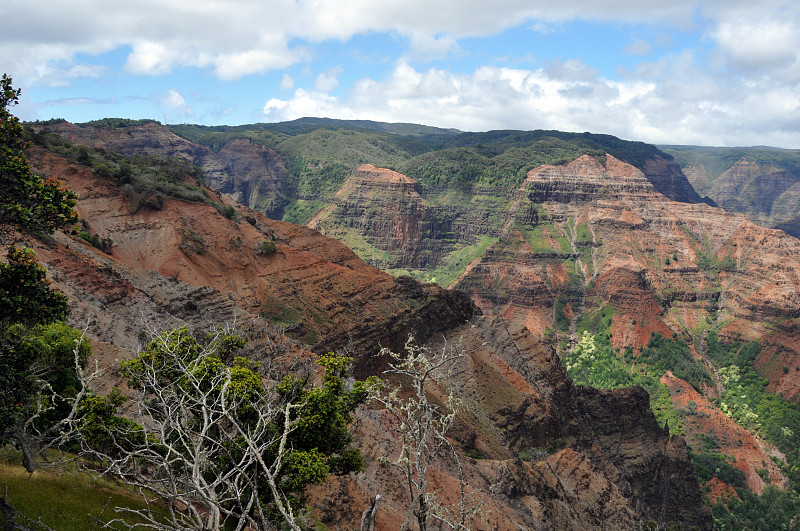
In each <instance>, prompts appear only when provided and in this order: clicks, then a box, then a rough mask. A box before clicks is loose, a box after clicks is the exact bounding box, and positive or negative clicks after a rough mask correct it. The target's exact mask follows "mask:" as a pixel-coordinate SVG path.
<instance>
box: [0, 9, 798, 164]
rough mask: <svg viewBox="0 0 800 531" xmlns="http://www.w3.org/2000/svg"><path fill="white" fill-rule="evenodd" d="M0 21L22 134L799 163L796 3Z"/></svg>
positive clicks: (77, 13)
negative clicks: (544, 132) (476, 137)
mask: <svg viewBox="0 0 800 531" xmlns="http://www.w3.org/2000/svg"><path fill="white" fill-rule="evenodd" d="M0 18H1V19H2V20H4V21H5V23H4V25H3V26H4V27H3V31H2V32H0V69H1V70H2V71H3V72H5V73H7V74H8V75H9V76H11V77H12V78H13V80H14V86H15V87H18V88H21V89H22V97H21V98H20V104H19V105H18V106H17V107H15V108H14V109H13V110H12V112H14V114H16V115H17V116H19V117H20V118H21V119H23V120H37V119H38V120H46V119H50V118H65V119H67V120H69V121H71V122H85V121H89V120H95V119H99V118H104V117H120V118H133V119H138V118H151V119H155V120H158V121H160V122H162V123H164V122H166V123H196V124H204V125H238V124H247V123H255V122H280V121H285V120H292V119H296V118H301V117H304V116H321V117H329V118H343V119H369V120H377V121H383V122H410V123H420V124H425V125H433V126H438V127H448V128H457V129H461V130H464V131H487V130H492V129H524V130H530V129H557V130H562V131H575V132H584V131H589V132H592V133H604V134H611V135H615V136H618V137H621V138H624V139H627V140H640V141H644V142H649V143H656V144H692V145H712V146H754V145H768V146H776V147H784V148H800V2H798V1H797V0H759V2H754V1H753V0H744V1H742V0H708V1H696V0H561V1H557V0H546V1H545V0H492V1H489V0H480V1H476V0H126V1H121V0H5V1H4V2H2V3H0Z"/></svg>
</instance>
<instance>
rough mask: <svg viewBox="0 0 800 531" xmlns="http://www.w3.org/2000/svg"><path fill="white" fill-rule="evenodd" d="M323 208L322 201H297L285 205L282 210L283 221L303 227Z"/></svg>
mask: <svg viewBox="0 0 800 531" xmlns="http://www.w3.org/2000/svg"><path fill="white" fill-rule="evenodd" d="M324 206H325V203H324V202H323V201H315V200H306V199H298V200H297V201H294V202H292V203H289V204H288V205H286V207H285V208H284V210H283V221H288V222H289V223H295V224H297V225H305V224H306V223H308V222H309V221H310V220H311V218H312V217H314V214H316V213H317V212H319V211H320V210H321V209H322V207H324Z"/></svg>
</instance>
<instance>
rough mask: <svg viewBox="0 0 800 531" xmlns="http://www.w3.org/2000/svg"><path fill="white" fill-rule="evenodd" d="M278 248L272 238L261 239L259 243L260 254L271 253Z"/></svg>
mask: <svg viewBox="0 0 800 531" xmlns="http://www.w3.org/2000/svg"><path fill="white" fill-rule="evenodd" d="M277 250H278V248H277V247H275V242H273V241H272V240H261V243H259V244H258V254H260V255H270V254H273V253H274V252H276V251H277Z"/></svg>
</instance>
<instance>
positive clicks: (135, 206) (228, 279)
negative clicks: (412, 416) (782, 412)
mask: <svg viewBox="0 0 800 531" xmlns="http://www.w3.org/2000/svg"><path fill="white" fill-rule="evenodd" d="M63 147H64V146H62V148H63ZM61 151H64V150H63V149H61ZM78 153H80V151H78ZM77 156H80V155H77ZM89 156H90V157H92V158H91V159H90V160H89V161H85V162H88V164H87V163H84V164H76V163H74V162H71V161H70V160H69V159H67V158H65V157H64V156H63V155H61V154H58V153H55V152H53V151H50V150H47V149H44V148H42V147H33V148H31V150H30V151H29V157H30V159H31V162H32V165H33V167H34V169H35V171H37V172H39V173H40V174H43V175H58V176H60V177H61V178H63V179H64V180H65V182H66V184H67V186H69V187H70V188H72V189H73V190H75V191H76V192H78V194H79V197H80V199H79V203H78V212H79V213H80V215H81V218H82V219H83V220H84V225H83V228H84V232H85V233H86V234H88V235H89V237H86V236H85V235H84V237H83V238H82V237H81V236H80V235H74V236H68V235H63V234H57V235H55V236H54V239H53V240H52V241H51V242H49V243H42V242H36V241H33V240H32V241H31V242H30V243H31V244H33V245H34V246H35V248H36V250H37V253H38V254H39V257H40V260H41V261H42V262H43V263H45V264H46V265H47V266H48V268H49V271H50V276H51V278H52V280H53V283H54V285H55V286H56V287H58V288H59V289H61V290H62V291H63V292H64V293H66V294H67V295H69V296H70V299H71V301H72V314H71V323H72V324H73V325H74V326H77V327H80V328H83V327H87V332H88V334H89V336H90V337H91V339H92V343H93V346H94V351H95V356H96V358H97V359H98V361H99V362H100V363H101V364H102V365H104V366H108V367H109V368H111V369H112V370H111V371H110V372H109V374H111V375H113V374H114V372H115V371H113V365H114V364H115V363H116V362H117V361H118V360H120V359H126V358H129V357H130V356H131V355H132V354H133V353H134V351H135V350H136V349H137V348H138V345H140V343H141V341H142V340H144V339H145V338H146V337H147V332H146V330H148V329H149V328H158V329H163V328H164V327H172V326H177V325H182V324H188V325H190V326H192V327H193V328H197V329H199V330H203V329H206V328H208V327H209V326H213V325H215V324H217V323H220V322H236V323H242V324H244V325H246V326H248V327H251V329H252V327H253V326H255V327H259V329H260V330H261V331H260V334H261V337H262V339H265V340H267V341H268V342H270V341H271V342H272V343H271V344H278V345H281V344H283V345H289V344H291V345H293V346H292V347H291V348H293V349H295V350H296V351H297V352H300V351H301V350H302V349H303V348H311V349H313V350H315V351H324V350H327V349H330V348H338V347H346V348H347V349H349V351H350V352H352V353H353V354H354V355H355V358H356V373H357V375H358V376H361V377H363V376H365V375H369V374H375V373H379V371H380V370H381V368H382V367H384V366H385V365H384V363H385V360H382V359H381V358H378V357H375V356H374V354H375V352H376V350H377V347H378V345H385V346H389V347H391V348H394V349H399V348H400V346H401V345H402V342H404V341H405V339H406V337H407V336H408V334H409V333H413V334H414V335H415V336H416V337H417V338H418V340H420V341H422V340H425V338H426V337H428V336H434V337H433V338H432V340H433V341H434V343H432V344H431V346H432V347H433V348H437V343H436V342H441V341H446V342H448V344H459V345H461V348H462V350H463V352H465V353H466V354H467V356H466V357H464V358H462V361H461V363H462V366H460V367H459V371H458V374H459V376H458V379H454V380H449V381H446V382H442V384H441V385H442V388H441V392H446V391H447V390H448V389H449V390H452V391H453V392H455V393H456V394H457V396H458V397H459V398H460V399H461V401H462V402H463V403H464V404H469V405H470V406H469V409H465V410H463V412H462V413H461V415H460V416H459V421H458V423H457V429H456V430H455V431H454V432H453V435H452V441H453V444H454V445H455V447H456V448H457V449H458V451H459V452H460V453H461V454H462V457H461V462H462V463H463V471H464V474H465V475H466V477H467V478H469V482H468V484H469V485H470V489H471V492H472V495H471V496H473V498H474V499H475V500H476V502H479V503H483V504H486V509H487V510H486V511H484V512H483V513H484V514H485V515H486V516H485V521H483V523H481V524H480V526H479V527H481V528H486V529H490V528H491V529H516V528H518V527H519V526H520V525H521V526H523V527H525V528H529V529H553V528H556V529H579V528H585V527H590V528H591V527H598V526H602V525H606V524H607V522H613V523H614V525H615V526H619V527H623V528H625V527H632V526H634V525H636V524H637V523H643V522H644V523H646V522H647V521H651V522H675V523H677V524H678V525H682V526H697V527H699V528H702V529H708V528H710V513H709V512H708V510H707V508H705V507H704V506H703V505H702V502H701V501H700V493H699V487H698V484H697V480H696V477H695V474H694V471H693V468H692V466H691V461H690V460H689V454H688V451H687V448H686V446H685V443H684V442H683V439H682V438H680V437H675V436H671V435H670V434H669V432H668V431H667V430H665V429H663V428H661V427H660V426H659V425H658V424H657V423H656V420H655V418H654V417H653V415H652V413H651V412H650V410H649V407H648V401H647V395H646V394H645V393H644V391H642V390H641V389H640V388H632V389H625V390H609V391H597V390H594V389H590V388H582V387H576V386H574V385H573V384H572V382H571V380H570V378H569V376H568V375H567V373H566V371H565V368H564V366H563V364H562V363H561V362H560V361H559V359H558V357H556V356H555V355H554V353H553V351H552V349H550V348H549V347H548V346H546V345H544V344H542V343H541V342H540V341H538V340H537V339H536V338H535V337H534V336H533V335H532V334H531V333H530V332H529V331H528V330H526V329H525V328H524V327H522V326H520V325H517V324H514V323H512V322H508V321H505V320H503V319H502V318H496V317H494V318H493V317H486V318H480V317H473V316H474V315H475V314H477V313H479V312H477V310H476V309H475V307H474V306H473V305H472V304H471V302H470V301H469V300H468V299H467V298H466V297H465V296H464V295H463V294H462V293H460V292H453V291H445V290H443V289H442V288H440V287H438V286H436V285H431V284H421V283H419V282H417V281H414V280H412V279H409V278H407V277H406V278H394V277H391V276H389V275H387V274H385V273H383V272H380V271H378V270H376V269H373V268H372V267H370V266H368V265H366V264H364V263H363V262H361V261H360V260H359V259H358V258H357V257H356V256H355V255H354V254H353V253H352V252H351V251H350V250H348V249H347V248H346V247H344V246H343V245H342V244H340V243H338V242H336V241H335V240H332V239H328V238H325V237H323V236H321V235H320V234H319V233H317V232H315V231H313V230H310V229H306V228H303V227H298V226H295V225H290V224H287V223H284V222H280V221H274V220H270V219H268V218H266V217H264V216H262V215H261V214H259V213H256V212H254V211H251V210H249V209H247V208H245V207H242V206H239V205H236V204H233V203H229V202H228V200H226V199H225V198H223V197H221V196H219V195H217V194H216V193H215V192H213V191H211V190H208V189H206V188H204V187H203V186H202V185H197V184H196V180H195V179H196V176H195V175H194V173H193V172H192V171H187V172H186V173H183V174H181V173H179V172H177V170H175V169H174V168H173V167H171V166H170V168H172V169H171V170H170V173H169V175H152V177H153V180H151V181H146V179H145V177H146V176H147V175H148V174H147V173H146V172H140V171H139V170H138V169H136V168H134V169H132V170H131V172H130V174H128V175H127V178H128V179H129V180H127V182H125V180H124V179H123V182H120V179H119V178H118V176H116V175H115V174H113V172H112V174H109V173H108V172H106V171H98V170H97V169H96V166H97V165H98V164H99V162H100V161H99V160H98V158H99V157H102V156H103V155H102V153H100V152H97V153H89ZM104 160H106V161H108V160H107V159H104ZM136 160H137V161H138V162H142V159H136ZM148 160H149V159H148ZM120 162H131V161H130V160H128V159H124V160H123V159H117V160H116V163H120ZM90 164H91V165H92V166H94V167H95V169H94V170H92V168H91V167H90ZM154 164H155V163H153V162H151V163H150V164H148V165H145V168H150V169H152V168H154V167H155V166H154ZM145 182H150V183H151V185H152V186H153V188H152V189H150V190H143V189H142V186H144V184H143V183H145ZM153 183H155V184H153ZM181 183H182V184H183V185H185V186H179V185H180V184H181ZM167 184H170V185H171V186H172V187H171V188H170V187H169V186H167ZM195 186H196V187H197V189H195V188H191V187H195ZM186 187H190V188H191V189H192V190H194V191H196V192H197V193H198V194H200V195H199V196H196V195H192V196H191V198H192V199H194V200H189V199H187V198H184V197H176V196H180V195H181V194H184V193H185V190H186V189H189V188H186ZM169 190H172V192H173V194H172V195H169V194H168V193H167V192H168V191H169ZM200 197H202V198H204V199H200ZM226 207H232V208H233V213H231V211H230V210H228V209H227V208H226ZM91 235H95V236H98V235H99V237H98V238H94V239H93V238H92V237H91ZM98 239H100V240H105V241H107V242H110V243H107V244H105V245H99V246H94V245H91V244H90V243H92V241H94V242H95V243H96V242H97V241H98ZM264 241H269V242H273V244H274V248H271V246H263V245H262V242H264ZM99 247H103V249H101V248H99ZM284 333H285V334H288V337H284V336H283V335H282V334H284ZM292 338H293V339H292ZM295 341H296V342H295ZM287 342H289V343H287ZM112 381H113V380H106V381H105V385H106V386H107V385H110V383H112ZM433 394H434V395H436V394H437V391H436V390H435V389H434V390H433ZM359 418H360V420H359V422H358V423H357V428H356V441H357V444H358V445H359V446H360V447H361V448H362V449H363V451H364V453H365V459H366V465H367V468H366V470H365V472H363V473H360V474H358V475H356V476H353V477H345V478H340V479H333V478H332V479H331V480H330V481H328V482H326V483H325V484H324V485H322V486H321V487H319V489H317V490H316V491H315V492H314V493H313V496H312V498H311V500H312V507H314V508H315V514H316V515H317V517H318V518H319V519H320V520H321V521H322V522H323V523H327V524H329V525H346V526H350V527H352V526H354V525H357V522H358V519H359V518H360V513H361V510H362V509H363V508H364V507H365V506H366V505H367V500H368V499H369V498H370V497H372V496H374V495H375V494H376V493H379V494H381V495H382V496H383V498H384V505H383V508H382V510H381V512H380V513H379V519H378V523H379V524H380V525H381V526H384V527H390V526H397V525H399V523H400V521H401V520H402V518H403V514H404V513H405V511H406V510H407V503H408V502H407V499H406V497H405V491H404V490H403V489H398V488H397V484H398V480H397V478H395V477H393V476H392V474H393V472H391V470H388V471H387V469H386V465H385V464H384V463H383V462H382V461H381V460H380V457H381V456H384V455H387V453H391V452H393V448H396V445H397V439H395V438H393V437H394V435H393V432H392V431H391V430H389V429H387V427H389V426H391V420H390V419H389V418H388V416H387V413H386V412H385V411H383V410H381V409H380V408H377V407H373V408H371V409H365V410H363V411H361V412H360V413H359ZM544 448H547V450H546V451H545V450H543V449H544ZM537 449H538V450H537ZM533 450H537V452H536V453H535V454H531V453H530V452H532V451H533ZM467 452H469V455H470V456H471V457H465V456H464V454H466V453H467ZM530 455H536V456H537V457H536V458H533V459H532V458H530V457H529V456H530ZM431 473H432V478H434V479H433V481H434V485H436V488H437V489H438V490H439V493H440V496H443V497H444V499H446V500H451V501H452V499H453V496H455V495H456V493H457V490H454V487H455V485H457V484H458V480H457V474H456V470H454V468H453V465H452V462H451V461H449V460H448V459H445V458H442V459H440V460H438V461H437V462H436V463H435V466H434V469H433V471H432V472H431ZM490 487H491V492H492V494H490Z"/></svg>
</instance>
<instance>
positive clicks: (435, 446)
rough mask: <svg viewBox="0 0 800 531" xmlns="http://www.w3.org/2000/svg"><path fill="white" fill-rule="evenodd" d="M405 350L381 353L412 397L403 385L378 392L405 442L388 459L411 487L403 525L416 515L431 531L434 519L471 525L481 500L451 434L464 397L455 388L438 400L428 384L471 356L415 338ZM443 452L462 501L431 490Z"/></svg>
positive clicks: (391, 373) (390, 371)
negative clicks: (445, 499)
mask: <svg viewBox="0 0 800 531" xmlns="http://www.w3.org/2000/svg"><path fill="white" fill-rule="evenodd" d="M404 350H405V352H403V353H395V352H392V351H391V350H389V349H386V348H384V349H382V350H381V354H382V355H387V356H389V357H390V358H391V359H392V360H393V361H392V362H390V363H389V369H388V370H386V371H385V374H386V375H387V376H389V377H390V378H392V379H396V380H397V381H399V382H402V383H404V384H405V385H407V386H408V387H410V389H411V393H410V395H409V394H408V393H405V392H403V388H402V387H401V386H400V385H398V386H394V387H392V388H391V389H389V390H386V389H384V390H381V391H377V392H375V393H374V394H373V398H375V399H376V400H377V401H378V402H380V403H381V404H383V406H384V407H385V408H386V409H387V411H389V413H391V414H392V416H393V417H394V418H395V419H396V421H397V423H396V426H395V428H394V429H395V431H396V432H397V433H399V434H400V438H401V442H402V445H401V448H400V454H399V455H398V456H397V457H395V458H386V461H388V462H389V463H391V464H392V465H393V466H395V467H396V468H398V469H399V470H400V471H401V472H402V473H403V475H404V476H405V479H406V482H407V486H408V495H409V501H410V508H409V512H408V515H407V516H406V519H405V521H404V522H403V524H402V526H401V527H400V529H401V531H405V530H406V529H409V527H410V525H411V521H412V520H413V519H414V517H416V520H417V524H418V526H419V529H420V531H426V529H427V528H428V519H429V518H433V519H435V520H438V521H439V522H440V523H442V524H443V525H446V526H447V527H449V528H451V529H469V526H470V524H471V522H472V520H473V519H474V518H475V516H476V515H477V512H478V509H479V508H480V504H478V503H477V501H476V500H475V499H472V498H471V497H470V496H468V494H467V492H466V489H465V487H466V481H465V479H464V470H463V467H462V465H461V460H460V459H459V454H458V451H457V450H456V449H455V447H454V446H453V444H452V443H451V442H450V441H449V440H448V438H447V432H448V431H449V430H450V428H452V426H453V423H454V422H455V419H456V414H457V411H458V409H459V400H458V399H457V397H456V396H455V393H454V392H453V391H452V389H451V390H450V391H448V392H446V395H445V396H443V397H442V399H441V400H440V401H439V402H438V403H437V402H434V401H432V400H430V399H429V398H428V391H429V389H428V387H430V386H431V385H436V384H442V383H444V382H446V381H447V380H450V379H451V378H452V377H453V375H454V373H455V369H456V364H457V362H458V360H459V359H461V358H463V357H466V356H468V354H467V353H465V352H463V351H462V350H461V345H460V344H457V345H449V344H448V343H447V342H445V344H444V346H443V347H442V348H441V349H440V350H437V351H434V350H432V349H430V348H428V347H426V346H420V345H417V344H415V342H414V338H413V337H411V336H409V338H408V341H406V344H405V348H404ZM442 454H449V456H450V458H451V459H452V461H453V463H454V465H455V466H456V469H457V471H458V478H459V485H460V493H459V494H460V500H459V503H458V505H457V506H444V505H442V504H441V503H440V502H439V500H437V498H436V496H435V494H434V493H433V492H429V491H428V471H429V469H430V467H431V465H433V464H434V462H435V461H436V459H437V458H439V457H440V455H442Z"/></svg>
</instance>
